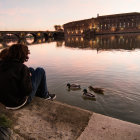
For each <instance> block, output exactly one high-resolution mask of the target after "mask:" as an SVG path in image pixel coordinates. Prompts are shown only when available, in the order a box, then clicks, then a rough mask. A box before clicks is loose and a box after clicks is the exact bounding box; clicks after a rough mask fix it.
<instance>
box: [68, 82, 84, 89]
mask: <svg viewBox="0 0 140 140" xmlns="http://www.w3.org/2000/svg"><path fill="white" fill-rule="evenodd" d="M67 87H68V89H69V90H79V89H81V86H80V85H79V84H70V83H67Z"/></svg>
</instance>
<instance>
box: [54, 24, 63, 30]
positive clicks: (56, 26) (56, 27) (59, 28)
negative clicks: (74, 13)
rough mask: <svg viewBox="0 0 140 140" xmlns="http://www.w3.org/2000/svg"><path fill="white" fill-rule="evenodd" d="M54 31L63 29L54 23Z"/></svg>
mask: <svg viewBox="0 0 140 140" xmlns="http://www.w3.org/2000/svg"><path fill="white" fill-rule="evenodd" d="M54 29H55V31H63V27H62V26H61V25H54Z"/></svg>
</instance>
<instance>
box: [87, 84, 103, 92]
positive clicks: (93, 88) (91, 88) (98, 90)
mask: <svg viewBox="0 0 140 140" xmlns="http://www.w3.org/2000/svg"><path fill="white" fill-rule="evenodd" d="M88 88H89V89H90V90H92V91H94V92H95V93H99V94H104V90H103V89H102V88H96V87H93V86H89V87H88Z"/></svg>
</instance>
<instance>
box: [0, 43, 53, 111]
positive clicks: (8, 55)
mask: <svg viewBox="0 0 140 140" xmlns="http://www.w3.org/2000/svg"><path fill="white" fill-rule="evenodd" d="M29 54H30V51H29V50H28V47H27V46H25V45H22V44H14V45H12V46H11V47H10V48H9V49H7V50H6V51H5V53H4V50H3V51H2V52H1V53H0V102H1V103H2V104H4V105H5V106H6V108H7V109H18V108H20V107H22V106H24V105H25V104H27V103H30V102H31V101H32V99H33V97H34V96H39V97H41V98H44V99H55V98H56V95H55V94H49V92H48V89H47V83H46V74H45V71H44V69H43V68H39V67H38V68H37V69H35V70H34V69H33V68H28V67H27V66H26V65H25V64H24V62H26V61H28V59H29V57H28V55H29Z"/></svg>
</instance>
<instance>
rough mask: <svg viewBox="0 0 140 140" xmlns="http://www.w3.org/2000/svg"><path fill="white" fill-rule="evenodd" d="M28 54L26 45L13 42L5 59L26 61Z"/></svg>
mask: <svg viewBox="0 0 140 140" xmlns="http://www.w3.org/2000/svg"><path fill="white" fill-rule="evenodd" d="M28 54H30V52H29V50H28V46H26V45H22V44H14V45H12V46H11V47H10V48H9V49H8V54H7V57H6V60H12V59H16V60H18V61H19V62H20V63H24V62H26V61H28V59H29V57H28Z"/></svg>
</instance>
